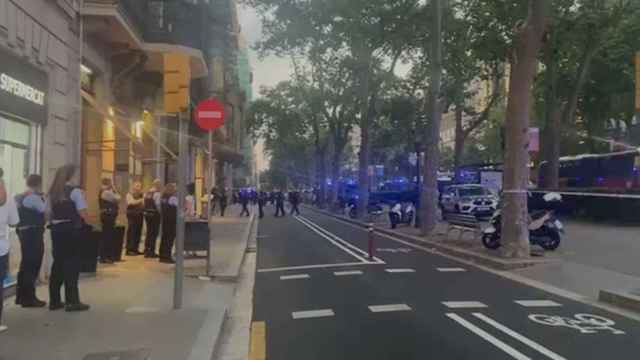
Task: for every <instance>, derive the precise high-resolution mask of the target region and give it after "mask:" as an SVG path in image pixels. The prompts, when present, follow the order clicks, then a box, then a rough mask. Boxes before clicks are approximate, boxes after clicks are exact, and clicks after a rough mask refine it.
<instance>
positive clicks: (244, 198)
mask: <svg viewBox="0 0 640 360" xmlns="http://www.w3.org/2000/svg"><path fill="white" fill-rule="evenodd" d="M239 196H240V204H241V205H242V212H240V216H243V215H247V216H249V215H250V214H249V208H248V206H249V200H250V196H251V195H250V194H249V193H248V192H246V191H242V192H240V195H239Z"/></svg>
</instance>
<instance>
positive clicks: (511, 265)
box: [307, 206, 557, 270]
mask: <svg viewBox="0 0 640 360" xmlns="http://www.w3.org/2000/svg"><path fill="white" fill-rule="evenodd" d="M307 208H308V209H310V210H313V211H315V212H317V213H320V214H323V215H325V216H330V217H333V218H336V219H338V220H341V221H343V222H346V223H349V224H352V225H355V226H359V227H362V228H366V227H367V226H368V225H367V224H366V223H363V222H360V221H357V220H353V219H350V218H346V217H344V216H341V215H337V214H332V213H330V212H328V211H326V210H321V209H316V208H314V207H311V206H307ZM375 231H376V232H377V233H379V234H383V235H387V236H391V237H395V238H398V239H401V240H404V241H407V242H410V243H412V244H415V245H421V246H430V247H431V248H433V249H434V250H437V251H439V252H441V253H443V254H447V255H450V256H452V257H455V258H459V259H462V260H466V261H471V262H474V263H477V264H480V265H483V266H487V267H490V268H493V269H496V270H516V269H522V268H526V267H530V266H535V265H540V264H549V263H552V262H555V261H557V260H552V259H545V260H537V259H523V260H505V259H499V258H493V257H491V256H487V255H483V254H478V253H475V252H473V251H469V250H466V249H460V248H456V247H454V246H451V245H446V244H441V243H439V242H436V241H433V240H427V239H422V238H419V237H416V236H412V235H408V234H403V233H401V232H398V231H393V230H388V229H381V228H375Z"/></svg>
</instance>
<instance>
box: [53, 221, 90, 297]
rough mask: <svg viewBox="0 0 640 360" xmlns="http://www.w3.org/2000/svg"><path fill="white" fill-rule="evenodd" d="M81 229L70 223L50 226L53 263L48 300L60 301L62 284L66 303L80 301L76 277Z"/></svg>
mask: <svg viewBox="0 0 640 360" xmlns="http://www.w3.org/2000/svg"><path fill="white" fill-rule="evenodd" d="M81 234H82V230H81V229H79V228H75V227H74V226H73V225H72V224H71V223H64V224H57V225H54V226H53V227H52V228H51V245H52V248H53V249H52V250H53V251H52V252H53V264H52V265H51V278H50V279H49V299H50V300H49V301H50V303H52V304H56V303H60V302H61V301H62V300H61V297H60V289H61V288H62V285H64V299H65V302H66V303H67V304H78V303H80V291H79V290H78V277H79V275H80V265H79V263H80V261H79V256H80V255H79V245H80V241H81V239H80V237H81Z"/></svg>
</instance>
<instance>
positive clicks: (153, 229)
mask: <svg viewBox="0 0 640 360" xmlns="http://www.w3.org/2000/svg"><path fill="white" fill-rule="evenodd" d="M144 221H145V223H146V224H147V232H146V234H145V238H144V253H145V254H147V255H153V254H155V253H156V241H157V240H158V234H159V233H160V213H155V214H147V215H145V216H144Z"/></svg>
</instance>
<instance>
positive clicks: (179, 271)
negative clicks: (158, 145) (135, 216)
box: [173, 110, 191, 310]
mask: <svg viewBox="0 0 640 360" xmlns="http://www.w3.org/2000/svg"><path fill="white" fill-rule="evenodd" d="M190 118H191V117H190V116H189V110H187V119H186V120H184V121H183V120H182V113H178V151H179V153H178V171H177V174H178V179H177V180H178V181H177V185H176V187H177V188H178V191H177V196H178V211H177V213H178V217H177V219H176V267H175V279H174V287H173V308H174V309H175V310H179V309H181V308H182V296H183V282H184V225H185V212H184V201H185V197H186V192H187V181H186V180H187V170H188V169H187V159H188V155H187V152H188V146H187V144H188V143H187V136H186V135H187V131H188V129H189V126H188V125H189V124H188V121H189V120H188V119H190Z"/></svg>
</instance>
